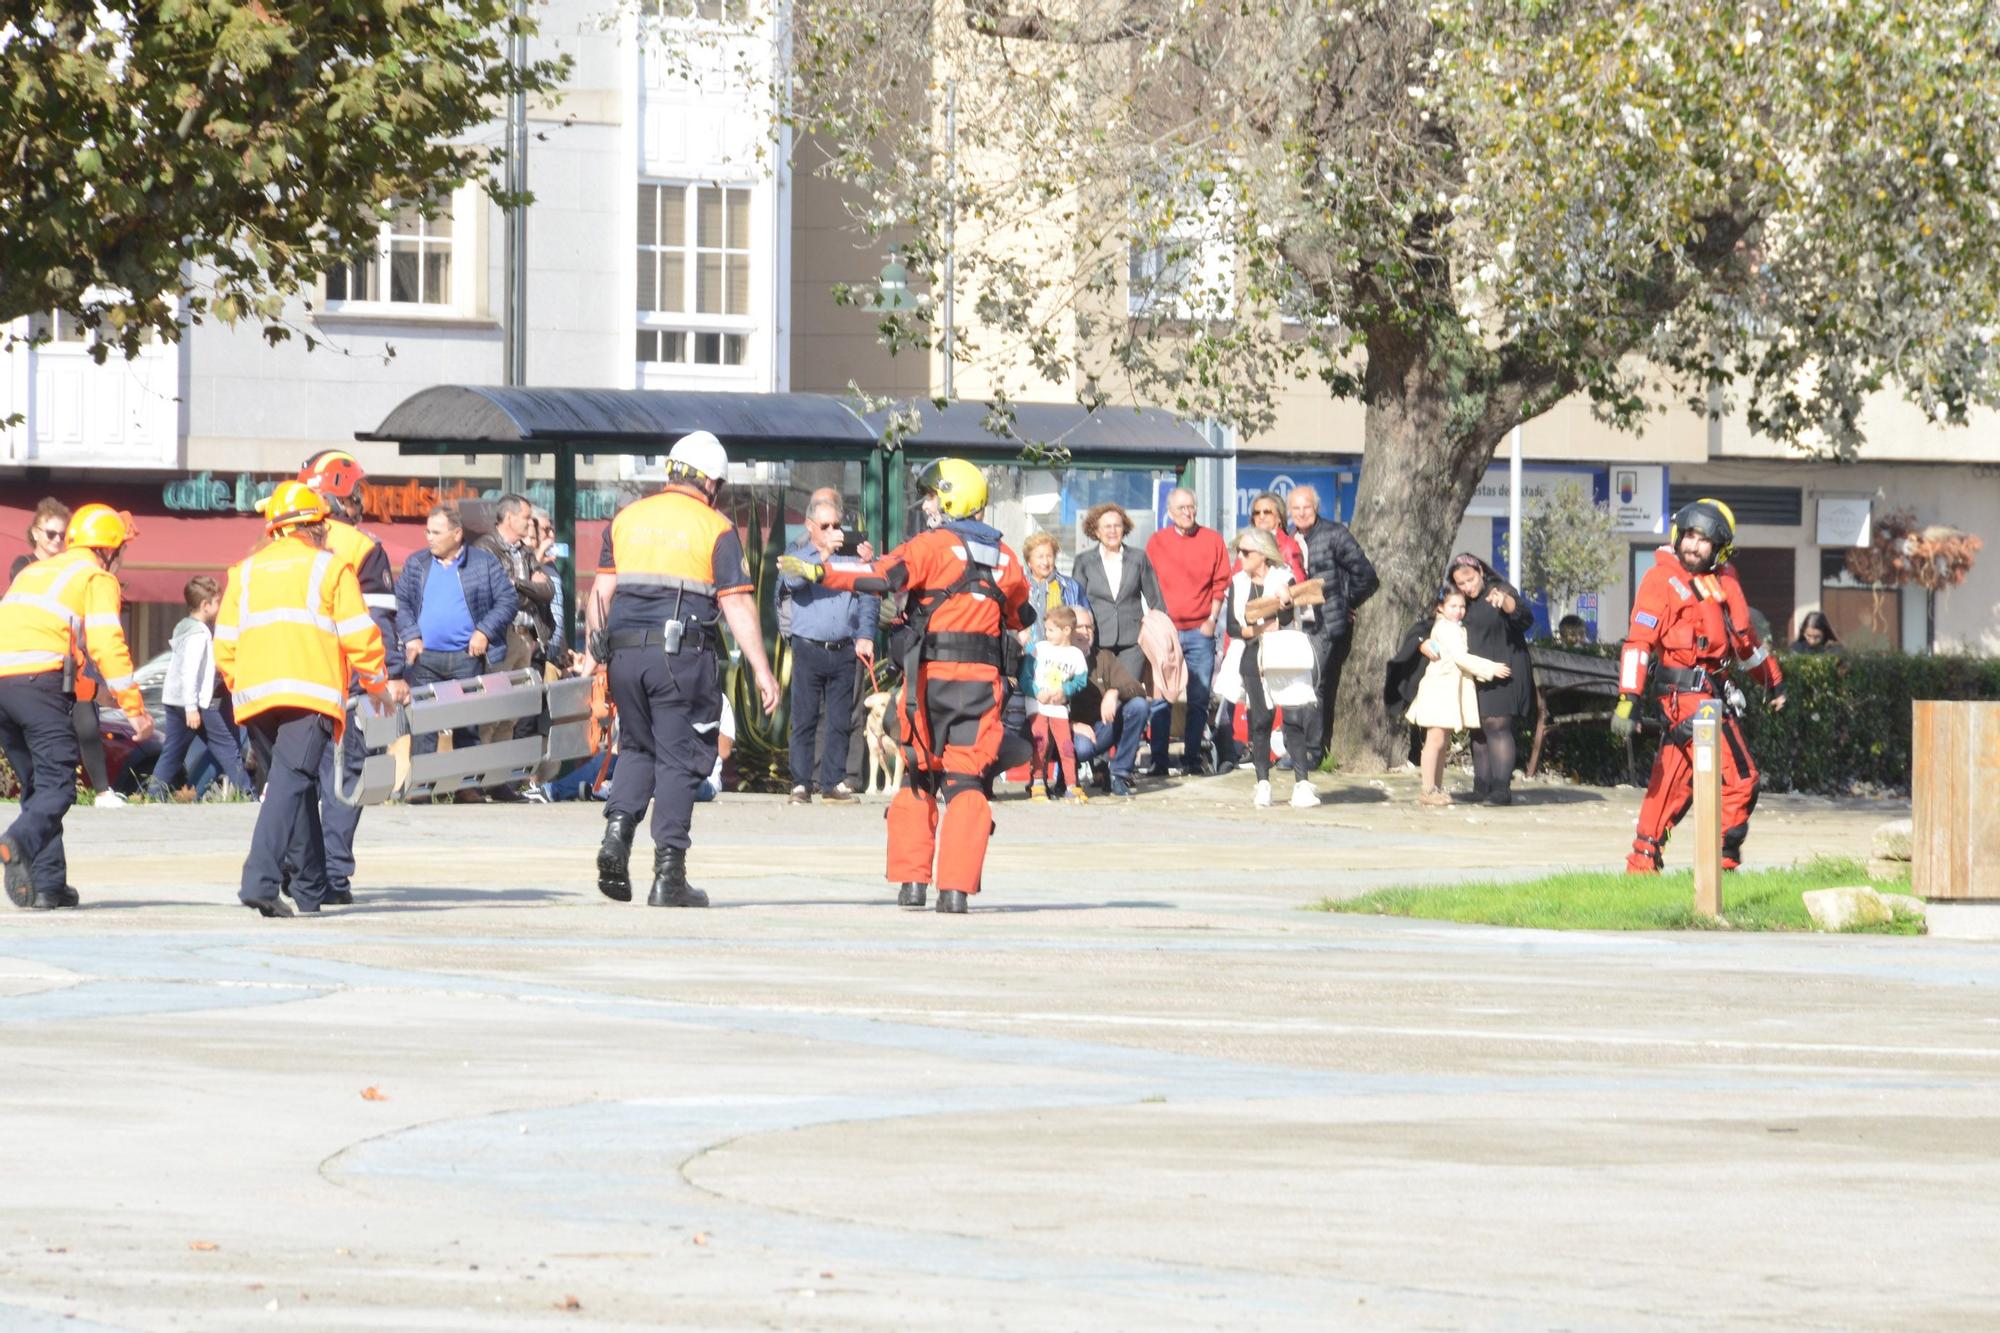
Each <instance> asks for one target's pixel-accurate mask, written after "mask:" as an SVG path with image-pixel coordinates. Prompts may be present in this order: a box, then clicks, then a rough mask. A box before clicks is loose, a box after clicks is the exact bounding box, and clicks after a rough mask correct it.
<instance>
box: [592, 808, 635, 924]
mask: <svg viewBox="0 0 2000 1333" xmlns="http://www.w3.org/2000/svg"><path fill="white" fill-rule="evenodd" d="M638 822H639V821H638V820H637V819H636V818H634V817H633V816H631V815H606V816H605V817H604V844H603V846H601V847H599V848H598V849H597V891H598V892H599V893H601V894H603V895H604V896H605V897H607V898H609V899H611V900H612V901H613V902H621V903H629V902H631V901H632V832H633V826H634V825H636V824H637V823H638Z"/></svg>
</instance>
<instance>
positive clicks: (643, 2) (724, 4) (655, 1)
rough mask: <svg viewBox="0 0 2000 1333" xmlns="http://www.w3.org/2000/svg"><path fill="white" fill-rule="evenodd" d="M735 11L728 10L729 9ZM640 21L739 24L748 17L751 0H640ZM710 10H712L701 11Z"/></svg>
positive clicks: (745, 21)
mask: <svg viewBox="0 0 2000 1333" xmlns="http://www.w3.org/2000/svg"><path fill="white" fill-rule="evenodd" d="M732 9H733V10H735V11H736V12H735V13H733V14H732V13H730V12H729V11H730V10H732ZM638 10H639V21H640V22H642V23H704V24H707V23H713V24H717V25H722V24H728V25H732V26H738V27H740V26H742V25H744V24H747V23H748V22H749V21H750V0H639V5H638ZM704 11H712V12H704Z"/></svg>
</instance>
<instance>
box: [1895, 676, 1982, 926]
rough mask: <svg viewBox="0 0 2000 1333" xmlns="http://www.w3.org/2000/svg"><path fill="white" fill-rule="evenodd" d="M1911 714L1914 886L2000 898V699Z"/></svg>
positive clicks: (1942, 703)
mask: <svg viewBox="0 0 2000 1333" xmlns="http://www.w3.org/2000/svg"><path fill="white" fill-rule="evenodd" d="M1910 712H1911V717H1910V742H1911V750H1910V796H1911V801H1910V805H1911V810H1910V814H1911V834H1910V885H1911V887H1912V889H1913V890H1914V891H1915V892H1916V893H1917V894H1918V895H1919V896H1921V897H1924V898H1942V899H1947V900H1967V899H1971V900H1978V899H1985V900H1992V899H1996V898H2000V820H1996V819H1995V818H1994V817H1993V814H1994V810H1995V801H1996V799H2000V798H1996V796H1995V793H1996V792H2000V700H1992V699H1980V700H1961V699H1953V700H1940V699H1919V700H1916V701H1915V702H1914V703H1912V704H1911V706H1910Z"/></svg>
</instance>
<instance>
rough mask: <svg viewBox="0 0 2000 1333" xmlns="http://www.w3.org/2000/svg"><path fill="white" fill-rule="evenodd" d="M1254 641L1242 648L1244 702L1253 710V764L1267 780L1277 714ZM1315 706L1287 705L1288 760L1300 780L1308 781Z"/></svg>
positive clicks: (1286, 741)
mask: <svg viewBox="0 0 2000 1333" xmlns="http://www.w3.org/2000/svg"><path fill="white" fill-rule="evenodd" d="M1256 651H1257V645H1256V642H1255V641H1254V640H1253V641H1252V642H1250V643H1247V644H1245V645H1244V648H1243V695H1244V699H1243V702H1244V704H1245V706H1247V707H1248V708H1249V710H1250V727H1249V736H1248V737H1247V738H1246V739H1247V743H1248V744H1249V746H1250V764H1251V766H1252V767H1253V768H1255V769H1256V770H1257V780H1258V781H1259V782H1265V781H1268V780H1269V779H1270V776H1271V722H1272V719H1273V718H1274V717H1275V716H1276V714H1277V711H1278V710H1277V709H1276V708H1275V707H1273V706H1272V705H1271V703H1270V701H1269V700H1268V699H1266V698H1265V695H1264V677H1263V675H1262V674H1261V673H1260V672H1259V671H1258V670H1257V663H1256V660H1255V654H1256ZM1317 711H1318V710H1317V709H1314V708H1310V707H1307V708H1287V709H1286V710H1285V763H1286V764H1287V765H1288V766H1289V767H1290V768H1291V770H1292V772H1293V773H1294V774H1295V775H1296V776H1297V777H1298V780H1299V781H1300V782H1305V781H1306V780H1307V777H1306V775H1307V773H1308V771H1309V770H1308V768H1307V760H1308V758H1309V756H1308V754H1307V746H1308V744H1309V742H1308V740H1307V736H1308V734H1309V733H1310V732H1311V731H1312V726H1313V722H1314V716H1313V715H1314V714H1315V713H1316V712H1317Z"/></svg>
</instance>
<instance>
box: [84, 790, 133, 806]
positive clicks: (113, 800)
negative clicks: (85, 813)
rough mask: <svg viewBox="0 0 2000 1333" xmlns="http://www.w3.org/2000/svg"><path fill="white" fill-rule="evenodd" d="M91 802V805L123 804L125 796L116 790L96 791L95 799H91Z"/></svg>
mask: <svg viewBox="0 0 2000 1333" xmlns="http://www.w3.org/2000/svg"><path fill="white" fill-rule="evenodd" d="M91 804H92V805H123V804H125V797H124V796H123V795H121V794H120V793H118V792H115V791H101V792H99V793H97V796H96V799H94V800H93V801H92V802H91Z"/></svg>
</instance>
